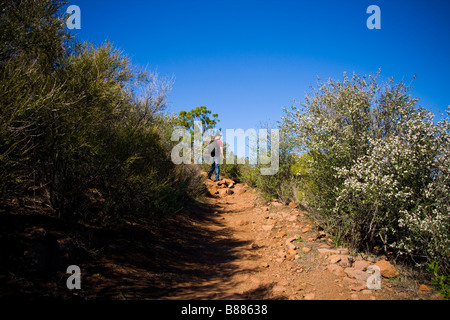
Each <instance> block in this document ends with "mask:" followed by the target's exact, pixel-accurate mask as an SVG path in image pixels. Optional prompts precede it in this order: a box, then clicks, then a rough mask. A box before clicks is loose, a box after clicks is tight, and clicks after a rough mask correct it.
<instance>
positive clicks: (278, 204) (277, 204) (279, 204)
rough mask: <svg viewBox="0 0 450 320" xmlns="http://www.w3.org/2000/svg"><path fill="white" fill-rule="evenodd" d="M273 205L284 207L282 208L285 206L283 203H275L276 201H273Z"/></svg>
mask: <svg viewBox="0 0 450 320" xmlns="http://www.w3.org/2000/svg"><path fill="white" fill-rule="evenodd" d="M271 205H272V206H274V207H282V206H283V204H282V203H279V202H275V201H273V202H272V203H271Z"/></svg>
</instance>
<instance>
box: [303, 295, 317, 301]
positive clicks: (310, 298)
mask: <svg viewBox="0 0 450 320" xmlns="http://www.w3.org/2000/svg"><path fill="white" fill-rule="evenodd" d="M315 296H316V295H315V294H314V293H308V294H306V295H305V296H304V297H303V299H305V300H314V298H315Z"/></svg>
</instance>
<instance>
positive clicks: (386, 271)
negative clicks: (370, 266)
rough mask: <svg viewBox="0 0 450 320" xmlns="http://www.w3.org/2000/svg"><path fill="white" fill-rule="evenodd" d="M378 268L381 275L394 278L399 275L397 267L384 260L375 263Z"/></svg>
mask: <svg viewBox="0 0 450 320" xmlns="http://www.w3.org/2000/svg"><path fill="white" fill-rule="evenodd" d="M375 265H376V266H378V267H379V268H380V272H381V275H382V276H383V277H385V278H394V277H396V276H398V275H399V273H398V271H397V269H396V268H395V267H394V266H393V265H392V264H391V263H390V262H389V261H386V260H381V261H378V262H377V263H375Z"/></svg>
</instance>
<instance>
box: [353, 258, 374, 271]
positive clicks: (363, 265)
mask: <svg viewBox="0 0 450 320" xmlns="http://www.w3.org/2000/svg"><path fill="white" fill-rule="evenodd" d="M370 265H371V264H370V262H367V261H364V260H360V261H356V262H355V263H354V264H353V268H355V269H356V270H361V271H366V270H367V268H368V267H369V266H370Z"/></svg>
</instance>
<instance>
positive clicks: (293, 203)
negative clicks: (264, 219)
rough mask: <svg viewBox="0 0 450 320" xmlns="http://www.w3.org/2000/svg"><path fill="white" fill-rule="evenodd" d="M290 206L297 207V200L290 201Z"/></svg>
mask: <svg viewBox="0 0 450 320" xmlns="http://www.w3.org/2000/svg"><path fill="white" fill-rule="evenodd" d="M289 207H291V208H297V204H296V203H295V202H293V201H291V202H290V203H289Z"/></svg>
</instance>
